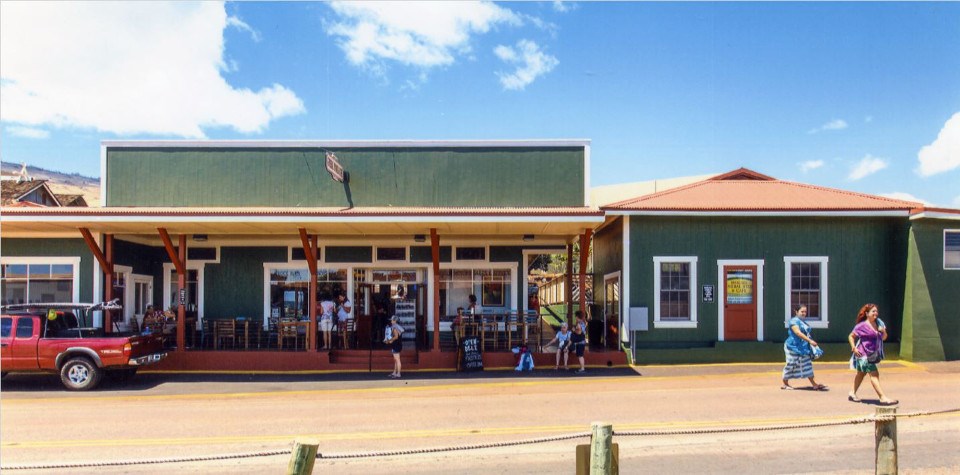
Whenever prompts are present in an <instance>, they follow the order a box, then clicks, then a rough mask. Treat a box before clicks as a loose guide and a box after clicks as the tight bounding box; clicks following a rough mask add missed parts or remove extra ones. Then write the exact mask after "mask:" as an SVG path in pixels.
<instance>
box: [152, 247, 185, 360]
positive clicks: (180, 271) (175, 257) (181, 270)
mask: <svg viewBox="0 0 960 475" xmlns="http://www.w3.org/2000/svg"><path fill="white" fill-rule="evenodd" d="M157 231H158V232H159V233H160V240H161V241H163V247H164V248H165V249H166V250H167V256H169V257H170V261H171V262H173V267H175V268H176V269H177V302H178V307H177V351H183V349H184V348H185V342H184V341H183V339H184V338H185V337H186V334H187V332H186V329H185V328H184V325H185V324H186V321H185V320H186V316H187V309H186V307H185V306H184V305H183V304H181V303H179V302H180V294H182V293H183V292H184V289H185V288H186V287H187V235H186V234H181V235H180V249H174V247H173V242H171V241H170V235H169V234H167V230H166V228H157ZM178 251H179V252H178Z"/></svg>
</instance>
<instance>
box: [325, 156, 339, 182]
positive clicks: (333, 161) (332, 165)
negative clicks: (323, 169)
mask: <svg viewBox="0 0 960 475" xmlns="http://www.w3.org/2000/svg"><path fill="white" fill-rule="evenodd" d="M327 172H328V173H330V178H333V181H337V182H340V183H343V167H342V166H340V161H339V160H337V156H336V155H334V154H333V152H329V151H328V152H327Z"/></svg>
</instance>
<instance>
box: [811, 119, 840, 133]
mask: <svg viewBox="0 0 960 475" xmlns="http://www.w3.org/2000/svg"><path fill="white" fill-rule="evenodd" d="M846 128H847V121H845V120H843V119H833V120H831V121H830V122H827V123H826V124H823V125H821V126H820V127H817V128H815V129H810V130H808V131H807V133H808V134H815V133H817V132H821V131H824V130H843V129H846Z"/></svg>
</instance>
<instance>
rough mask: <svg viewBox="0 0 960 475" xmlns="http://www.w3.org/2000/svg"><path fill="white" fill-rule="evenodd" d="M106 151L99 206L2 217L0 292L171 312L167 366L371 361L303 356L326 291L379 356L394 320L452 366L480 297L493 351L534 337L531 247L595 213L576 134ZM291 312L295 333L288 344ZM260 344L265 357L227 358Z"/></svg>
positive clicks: (593, 219)
mask: <svg viewBox="0 0 960 475" xmlns="http://www.w3.org/2000/svg"><path fill="white" fill-rule="evenodd" d="M101 158H102V165H101V168H102V180H101V195H102V197H103V202H104V206H102V207H96V208H69V209H67V208H40V207H33V208H7V209H4V210H3V216H2V221H3V222H2V224H3V225H2V231H0V232H2V257H0V259H2V261H0V264H2V268H3V272H4V274H3V282H2V284H3V287H2V293H3V295H2V299H3V302H4V303H20V302H34V301H94V300H99V299H101V298H121V299H122V300H123V301H124V302H123V303H124V313H123V314H122V315H109V314H108V315H104V316H103V320H104V321H103V322H102V323H103V324H105V326H106V327H107V328H108V329H110V330H127V329H128V328H131V327H138V326H140V325H141V324H142V319H143V312H144V311H145V309H146V306H147V305H148V304H152V305H153V306H154V307H155V308H156V309H164V310H169V311H170V313H168V315H167V319H170V320H171V321H172V322H173V323H172V325H171V326H173V327H176V328H175V331H174V332H173V334H172V335H171V339H172V340H174V341H175V342H176V343H174V344H175V345H176V348H177V349H178V350H184V351H178V352H176V354H174V355H172V356H171V358H170V359H168V360H167V361H165V362H164V363H163V364H164V365H166V366H167V367H172V368H178V369H212V368H219V369H230V368H232V369H250V368H260V369H287V370H291V369H323V368H329V367H331V365H335V364H337V363H338V361H337V358H340V362H341V363H343V364H344V365H346V367H349V366H350V364H352V363H350V361H352V362H353V364H355V365H356V366H363V367H364V368H366V367H367V366H368V364H369V363H370V362H369V361H368V360H364V361H362V362H361V361H357V360H350V358H349V357H350V356H351V355H349V354H348V353H345V352H341V353H339V354H334V353H333V352H332V351H331V352H327V351H324V352H318V351H312V350H316V349H318V348H319V346H320V343H322V341H318V340H319V339H318V338H311V337H307V336H308V335H316V334H317V331H318V321H317V320H318V318H319V317H320V315H317V309H316V308H317V302H319V301H321V300H325V299H328V298H330V297H331V296H333V295H335V294H343V295H344V296H345V297H346V298H347V299H348V300H350V301H352V304H353V306H352V309H351V310H350V311H349V313H350V316H351V317H353V318H352V319H353V321H354V325H355V326H354V327H353V328H350V329H349V331H348V332H347V333H344V334H342V335H335V336H342V338H341V339H340V341H338V342H337V348H336V350H345V351H347V352H349V351H351V350H360V349H363V350H364V355H366V354H367V352H366V350H369V349H370V348H371V347H372V348H374V349H378V348H379V347H378V345H377V343H378V342H379V341H380V339H382V338H378V337H377V335H378V334H380V333H382V328H383V324H384V323H385V321H384V319H385V318H387V317H388V316H389V315H394V314H396V315H398V316H400V317H401V318H402V323H403V324H404V326H405V327H406V328H407V331H406V332H404V338H405V339H406V340H409V341H408V343H407V345H408V346H407V347H408V348H410V349H411V350H414V351H415V353H416V354H418V357H417V358H416V360H415V362H416V363H419V364H420V365H421V366H423V367H451V366H453V365H454V363H453V356H450V355H449V352H448V353H447V354H444V355H440V353H441V351H440V350H441V344H442V343H443V344H445V345H447V347H446V349H449V346H450V345H452V343H451V342H452V341H453V339H452V337H453V336H454V335H452V332H451V322H450V319H451V318H452V316H453V315H454V314H455V313H456V309H457V307H466V306H467V305H468V296H470V295H471V294H472V295H476V296H477V299H478V302H477V303H478V304H479V305H481V306H482V310H483V312H485V313H487V314H490V315H496V316H497V318H498V319H499V321H498V322H497V325H496V327H495V328H490V329H489V332H490V333H494V334H495V337H491V338H489V339H490V341H489V342H485V344H486V345H488V346H489V348H490V349H493V350H496V351H500V352H503V353H504V354H507V355H509V351H508V349H507V348H505V347H506V346H507V344H508V343H510V344H516V343H517V338H519V337H518V336H517V335H518V333H517V332H518V331H521V330H522V333H523V335H524V336H527V334H528V330H529V331H533V330H531V329H527V328H523V329H521V330H518V328H516V327H515V326H514V327H510V326H508V325H507V324H508V323H509V322H508V320H509V319H516V318H521V317H522V316H523V315H524V314H525V313H526V311H527V310H529V301H530V300H529V299H528V297H529V292H531V291H530V290H529V289H530V287H531V286H530V285H529V284H530V283H529V282H528V273H527V272H526V269H527V263H528V262H529V261H530V260H531V256H536V255H539V254H543V253H559V252H564V251H565V250H566V249H567V246H568V245H569V244H570V243H572V242H573V241H574V240H576V239H580V238H581V236H582V235H583V234H584V233H585V232H588V230H591V229H593V228H594V227H596V226H598V225H599V224H601V223H602V222H603V213H602V212H601V211H599V210H598V209H597V208H595V207H591V206H589V204H588V201H589V196H588V190H589V187H590V183H589V173H588V170H589V159H590V148H589V141H587V140H530V141H369V142H368V141H361V142H348V141H324V142H318V141H282V142H276V141H266V142H263V141H253V142H236V141H223V142H214V141H200V142H183V141H153V142H141V141H107V142H104V143H103V145H102V153H101ZM534 288H535V286H534ZM534 292H535V291H534ZM171 315H172V316H173V318H172V319H171V318H170V316H171ZM288 318H289V319H293V320H295V321H297V322H300V323H302V324H303V328H301V329H299V333H297V332H296V330H295V332H294V334H293V335H291V336H292V337H293V338H291V341H290V342H285V341H283V338H282V336H283V335H280V334H279V333H281V332H279V330H278V324H279V323H281V320H286V319H288ZM221 321H222V322H236V323H235V324H239V325H240V327H242V330H241V329H238V328H239V327H238V328H235V329H234V331H233V333H232V335H233V336H232V337H229V338H228V337H227V335H226V334H221V333H219V330H218V328H219V326H220V325H219V324H218V323H217V322H221ZM179 322H183V323H184V324H179ZM231 324H234V323H231ZM477 330H478V332H479V331H480V330H482V329H481V328H480V326H478V327H477ZM167 331H170V330H169V328H168V329H167ZM334 333H337V332H334ZM298 335H299V336H300V337H301V338H299V339H298V338H297V336H298ZM484 335H487V333H484ZM507 340H509V341H507ZM284 344H287V345H294V346H295V347H297V348H299V349H301V352H300V353H302V354H299V355H298V354H287V353H282V354H280V352H277V351H275V350H277V349H279V348H278V347H283V346H284ZM224 348H226V349H227V350H229V351H230V352H231V354H230V355H229V356H222V355H221V356H219V357H215V356H209V355H201V354H200V352H199V351H193V352H192V351H187V350H200V349H212V350H223V349H224ZM252 349H259V350H262V352H263V353H264V355H266V356H264V355H260V356H250V354H252V353H254V352H253V351H247V352H245V353H240V352H236V354H234V352H233V350H252ZM325 349H330V348H325ZM303 350H308V351H303ZM271 351H272V352H273V354H271V353H269V352H271ZM221 352H222V351H221ZM191 353H194V354H191ZM210 353H216V351H213V352H210ZM453 354H455V353H453ZM304 355H307V356H304ZM344 362H345V363H344ZM361 363H362V364H361Z"/></svg>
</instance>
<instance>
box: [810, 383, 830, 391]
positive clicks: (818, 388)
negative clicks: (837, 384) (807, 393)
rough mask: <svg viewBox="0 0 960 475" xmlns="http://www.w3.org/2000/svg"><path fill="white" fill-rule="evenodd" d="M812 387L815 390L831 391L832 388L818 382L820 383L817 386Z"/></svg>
mask: <svg viewBox="0 0 960 475" xmlns="http://www.w3.org/2000/svg"><path fill="white" fill-rule="evenodd" d="M811 388H812V389H813V390H814V391H829V390H830V388H828V387H826V386H825V385H823V384H818V385H816V386H811Z"/></svg>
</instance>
